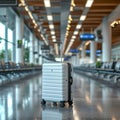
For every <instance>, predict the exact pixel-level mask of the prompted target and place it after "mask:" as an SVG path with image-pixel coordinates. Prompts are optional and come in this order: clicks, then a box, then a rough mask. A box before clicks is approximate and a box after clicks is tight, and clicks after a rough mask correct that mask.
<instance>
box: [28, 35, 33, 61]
mask: <svg viewBox="0 0 120 120" xmlns="http://www.w3.org/2000/svg"><path fill="white" fill-rule="evenodd" d="M33 41H34V35H33V34H32V33H30V46H29V47H30V48H29V49H30V52H29V62H30V63H34V55H33V52H34V51H33V49H34V48H33V46H34V42H33Z"/></svg>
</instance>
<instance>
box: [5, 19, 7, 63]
mask: <svg viewBox="0 0 120 120" xmlns="http://www.w3.org/2000/svg"><path fill="white" fill-rule="evenodd" d="M7 41H8V21H6V24H5V62H8V42H7Z"/></svg>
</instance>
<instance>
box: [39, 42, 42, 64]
mask: <svg viewBox="0 0 120 120" xmlns="http://www.w3.org/2000/svg"><path fill="white" fill-rule="evenodd" d="M39 55H42V50H41V44H40V42H39ZM39 64H40V65H42V56H39Z"/></svg>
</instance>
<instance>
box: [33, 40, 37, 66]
mask: <svg viewBox="0 0 120 120" xmlns="http://www.w3.org/2000/svg"><path fill="white" fill-rule="evenodd" d="M34 42H35V43H34V44H35V46H34V50H35V51H34V52H35V55H34V56H35V61H34V63H36V64H37V63H38V40H37V39H35V41H34Z"/></svg>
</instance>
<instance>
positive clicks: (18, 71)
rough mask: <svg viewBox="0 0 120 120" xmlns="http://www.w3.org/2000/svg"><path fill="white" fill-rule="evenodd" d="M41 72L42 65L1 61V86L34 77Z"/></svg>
mask: <svg viewBox="0 0 120 120" xmlns="http://www.w3.org/2000/svg"><path fill="white" fill-rule="evenodd" d="M41 70H42V66H41V65H34V64H27V63H14V62H3V61H1V62H0V86H1V85H5V84H7V83H11V82H13V81H17V80H20V79H22V78H25V77H26V76H30V75H33V74H35V73H37V72H40V71H41Z"/></svg>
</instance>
